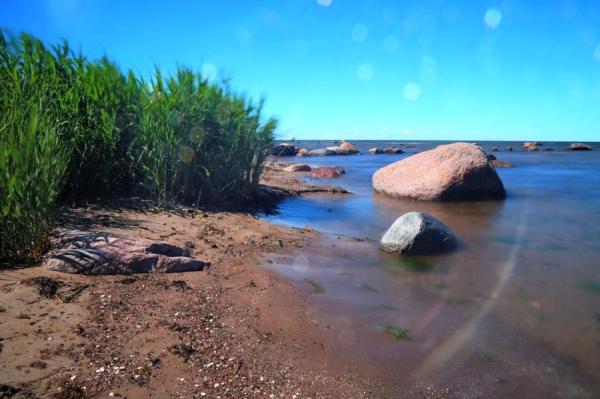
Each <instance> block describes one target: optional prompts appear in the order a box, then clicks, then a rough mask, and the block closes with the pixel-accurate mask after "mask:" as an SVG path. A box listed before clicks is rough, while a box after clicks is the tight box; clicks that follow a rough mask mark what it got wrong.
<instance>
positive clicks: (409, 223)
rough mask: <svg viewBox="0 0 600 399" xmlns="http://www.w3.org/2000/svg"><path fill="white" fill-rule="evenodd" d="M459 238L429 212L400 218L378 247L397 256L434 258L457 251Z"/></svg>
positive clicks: (408, 214)
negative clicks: (433, 256)
mask: <svg viewBox="0 0 600 399" xmlns="http://www.w3.org/2000/svg"><path fill="white" fill-rule="evenodd" d="M456 244H457V239H456V236H455V235H454V233H453V232H452V230H451V229H450V228H449V227H448V226H446V225H445V224H444V223H442V222H440V221H439V220H437V219H436V218H434V217H433V216H431V215H428V214H426V213H420V212H409V213H406V214H404V215H402V216H400V217H399V218H398V219H396V221H395V222H394V223H393V224H392V225H391V226H390V228H389V229H388V230H387V231H386V232H385V234H384V235H383V237H382V238H381V241H380V242H379V246H380V248H381V249H383V250H384V251H386V252H389V253H392V254H396V255H409V256H410V255H434V254H440V253H444V252H449V251H451V250H453V249H455V248H456Z"/></svg>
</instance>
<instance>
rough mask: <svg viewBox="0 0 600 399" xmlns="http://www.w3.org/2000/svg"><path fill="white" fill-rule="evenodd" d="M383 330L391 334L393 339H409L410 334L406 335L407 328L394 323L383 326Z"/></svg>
mask: <svg viewBox="0 0 600 399" xmlns="http://www.w3.org/2000/svg"><path fill="white" fill-rule="evenodd" d="M383 331H385V332H386V333H387V334H389V335H391V336H392V337H394V339H396V340H398V341H410V340H411V338H410V336H409V335H408V330H407V329H405V328H402V327H400V326H397V325H395V324H388V325H387V326H385V327H384V328H383Z"/></svg>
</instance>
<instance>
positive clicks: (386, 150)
mask: <svg viewBox="0 0 600 399" xmlns="http://www.w3.org/2000/svg"><path fill="white" fill-rule="evenodd" d="M383 153H384V154H402V153H404V151H403V150H402V149H401V148H398V147H394V146H391V147H386V148H384V149H383Z"/></svg>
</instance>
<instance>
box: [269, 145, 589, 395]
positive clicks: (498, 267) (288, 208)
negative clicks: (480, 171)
mask: <svg viewBox="0 0 600 399" xmlns="http://www.w3.org/2000/svg"><path fill="white" fill-rule="evenodd" d="M357 144H358V145H359V147H360V149H361V151H363V152H365V153H366V150H367V149H368V148H369V147H371V146H373V145H375V144H376V145H378V146H379V147H385V146H387V145H390V144H391V143H389V142H388V143H381V142H379V143H374V142H359V143H357ZM437 144H439V143H432V142H427V143H418V144H417V145H416V147H414V148H407V149H405V150H406V151H407V153H406V154H402V155H384V154H382V155H368V154H367V155H357V156H346V157H343V156H334V157H320V158H303V159H301V160H300V159H296V158H293V157H291V158H288V159H285V158H283V157H282V159H281V160H282V161H287V160H289V161H290V162H305V163H308V164H311V165H335V166H343V167H344V168H345V169H346V174H345V175H344V176H343V177H341V178H339V179H336V180H335V181H334V184H336V185H341V186H343V187H345V188H347V189H348V190H350V191H351V192H353V193H354V194H353V195H350V196H337V197H326V196H321V197H312V198H294V199H289V200H286V201H285V202H283V203H282V204H281V205H280V207H279V208H278V212H277V213H276V214H273V215H263V217H265V218H267V219H269V220H271V221H274V222H277V223H283V224H287V225H292V226H302V227H303V226H309V227H312V228H315V229H317V230H319V231H322V232H325V233H328V239H326V240H324V241H323V242H322V243H321V244H320V245H319V246H318V247H317V248H311V249H310V250H306V251H304V252H298V253H295V254H293V255H291V256H286V257H274V258H273V259H272V262H273V263H272V264H269V265H268V267H270V268H273V269H275V270H277V271H278V272H280V273H282V274H284V275H285V276H288V277H289V278H290V279H292V280H293V281H295V282H296V283H297V284H298V286H299V287H301V288H302V289H306V290H307V291H310V290H313V291H314V294H313V295H311V296H310V301H309V302H310V304H311V306H313V307H314V309H315V311H316V312H317V313H318V314H320V315H322V316H323V317H324V318H326V319H327V320H329V321H330V322H331V325H332V328H333V329H334V331H336V333H337V334H338V335H339V340H338V342H339V347H340V348H339V349H340V350H343V351H347V352H355V353H357V354H359V355H360V356H361V358H362V359H364V361H365V362H366V363H369V362H370V363H372V364H375V365H379V366H381V370H387V371H386V373H387V374H388V377H389V378H391V380H393V381H397V383H398V385H399V386H400V385H402V386H407V384H411V386H417V385H422V384H431V385H433V386H444V387H449V388H450V389H451V390H453V391H455V392H457V393H458V394H459V395H460V396H461V397H486V396H489V395H492V396H504V395H513V396H514V395H515V394H517V397H540V395H543V396H544V397H600V151H599V149H600V145H598V144H596V145H595V146H594V147H595V149H596V150H595V151H591V152H568V151H561V150H563V149H564V148H565V147H566V146H567V144H566V143H544V147H552V148H554V149H556V150H557V151H554V152H545V151H540V152H534V153H530V152H521V151H519V147H520V143H480V144H481V145H482V146H483V147H484V148H489V147H491V146H496V147H498V148H500V149H501V151H499V152H496V153H495V155H496V156H497V158H498V159H500V160H503V161H508V162H511V163H513V164H514V165H515V167H514V168H512V169H502V168H500V169H498V173H499V174H500V177H501V179H502V181H503V182H504V185H505V188H506V190H507V194H508V198H507V199H506V200H505V201H491V202H469V203H431V202H416V201H408V200H398V199H391V198H387V197H384V196H381V195H379V194H376V193H373V191H372V188H371V175H372V174H373V172H374V171H375V170H377V169H378V168H380V167H382V166H384V165H386V164H388V163H391V162H394V161H396V160H398V159H402V158H404V157H406V156H409V155H410V154H411V153H414V152H418V151H422V150H425V149H429V148H432V147H434V146H435V145H437ZM301 145H302V146H306V147H309V148H316V147H320V146H324V145H330V143H327V142H325V143H314V142H313V143H301ZM507 146H512V147H513V148H514V149H515V150H516V151H513V152H508V151H504V150H502V149H504V148H505V147H507ZM328 183H329V182H328ZM409 211H421V212H427V213H430V214H432V215H433V216H435V217H437V218H439V219H440V220H442V221H443V222H444V223H446V224H447V225H448V226H450V227H451V228H452V229H453V230H454V232H455V233H456V235H457V236H458V237H459V239H460V240H461V246H460V248H459V250H458V251H457V252H455V253H452V254H448V255H443V256H434V257H419V258H410V259H406V258H398V257H394V256H390V255H387V254H384V253H382V252H380V251H379V250H378V249H377V240H378V239H379V237H380V236H381V235H382V234H383V232H384V231H385V230H386V229H387V228H388V227H389V225H390V224H391V223H392V222H393V221H394V220H395V219H396V218H397V217H398V216H400V215H402V214H404V213H406V212H409ZM338 235H340V236H345V237H360V238H363V239H365V240H364V241H353V240H348V239H346V238H342V237H339V236H338ZM315 287H317V288H318V289H315ZM321 288H322V290H321ZM320 291H323V292H320ZM394 328H401V329H403V330H405V332H406V335H407V338H408V339H400V340H396V339H394V337H393V335H392V334H391V332H393V331H396V332H398V331H400V330H398V329H396V330H393V329H394ZM400 335H402V334H400ZM382 372H383V371H382Z"/></svg>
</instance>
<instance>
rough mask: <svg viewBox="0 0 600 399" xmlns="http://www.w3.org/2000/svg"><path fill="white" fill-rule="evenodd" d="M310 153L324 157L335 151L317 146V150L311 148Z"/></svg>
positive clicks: (333, 153)
mask: <svg viewBox="0 0 600 399" xmlns="http://www.w3.org/2000/svg"><path fill="white" fill-rule="evenodd" d="M308 155H310V156H313V157H324V156H327V155H335V151H334V150H330V149H327V148H317V149H316V150H310V151H309V152H308Z"/></svg>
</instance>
